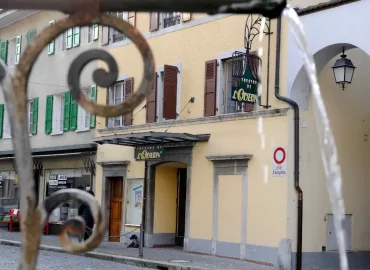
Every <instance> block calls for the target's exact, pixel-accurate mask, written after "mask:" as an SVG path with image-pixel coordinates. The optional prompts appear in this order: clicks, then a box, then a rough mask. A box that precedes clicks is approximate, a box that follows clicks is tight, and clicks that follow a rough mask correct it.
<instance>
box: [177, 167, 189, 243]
mask: <svg viewBox="0 0 370 270" xmlns="http://www.w3.org/2000/svg"><path fill="white" fill-rule="evenodd" d="M186 178H187V169H179V170H178V173H177V217H176V239H175V244H176V246H180V247H183V246H184V237H185V210H186Z"/></svg>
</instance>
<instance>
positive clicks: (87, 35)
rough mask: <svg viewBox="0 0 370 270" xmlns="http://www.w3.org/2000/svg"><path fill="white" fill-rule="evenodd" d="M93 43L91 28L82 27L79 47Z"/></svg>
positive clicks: (92, 29)
mask: <svg viewBox="0 0 370 270" xmlns="http://www.w3.org/2000/svg"><path fill="white" fill-rule="evenodd" d="M93 41H94V28H93V26H92V25H91V26H84V27H82V28H81V45H86V44H89V43H92V42H93Z"/></svg>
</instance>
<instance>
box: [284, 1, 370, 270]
mask: <svg viewBox="0 0 370 270" xmlns="http://www.w3.org/2000/svg"><path fill="white" fill-rule="evenodd" d="M361 3H362V4H361ZM361 5H362V6H361ZM365 6H369V2H367V1H365V2H362V1H360V2H358V3H357V4H355V3H354V4H348V5H344V6H341V7H337V8H335V9H331V10H327V11H322V12H318V13H315V14H313V15H312V16H311V15H309V16H303V17H302V19H303V21H304V24H305V28H306V32H307V36H308V41H309V48H310V51H311V52H313V53H314V59H315V63H316V67H317V73H318V79H319V84H320V87H321V93H322V97H323V100H324V103H325V107H326V110H327V113H328V117H329V119H330V125H331V128H332V131H333V134H334V137H335V141H336V145H337V150H338V159H339V164H340V166H341V172H342V180H343V198H344V204H345V210H346V219H345V221H344V222H343V227H344V230H345V236H346V249H347V250H348V251H351V252H349V253H348V258H349V263H350V267H351V269H354V268H366V267H368V266H369V265H370V260H369V259H368V258H369V252H368V250H370V234H369V233H368V231H369V230H368V224H369V221H370V210H369V205H370V197H369V196H368V192H369V190H370V169H369V168H370V144H369V142H370V140H369V142H368V139H367V135H368V134H370V106H369V105H368V104H369V103H370V89H369V85H370V76H369V74H370V72H369V70H370V57H369V53H370V43H369V42H367V44H366V43H365V42H364V41H365V37H364V36H363V35H362V34H360V33H359V32H358V33H356V32H357V31H358V30H360V29H361V27H359V24H360V22H357V21H353V20H352V21H346V22H344V20H343V19H342V18H343V15H344V14H346V15H345V16H351V15H350V14H352V13H353V15H354V14H356V15H354V16H356V18H362V19H363V20H365V21H369V18H368V15H366V14H365V13H364V12H363V11H362V9H363V8H366V7H365ZM369 7H370V6H369ZM320 20H321V21H320ZM323 21H331V22H333V23H335V25H336V28H335V29H333V27H332V24H326V23H322V22H323ZM319 22H321V26H320V27H317V24H318V23H319ZM369 22H370V21H369ZM363 23H364V22H363V21H362V22H361V24H362V25H363ZM315 25H316V26H315ZM342 26H343V27H342ZM337 30H338V31H337ZM342 47H345V49H346V55H347V57H348V58H349V59H351V60H352V62H353V63H354V65H355V66H357V69H356V71H355V75H354V77H353V81H352V84H351V85H349V86H348V87H347V89H345V91H343V90H342V89H341V88H340V87H339V86H338V85H336V83H335V79H334V74H333V70H332V68H331V67H332V66H333V65H334V63H335V61H336V60H337V59H338V58H339V57H340V54H341V51H342ZM302 64H303V63H302V61H301V57H300V56H299V51H298V50H297V48H296V47H295V45H294V41H293V36H290V37H289V54H288V74H287V75H288V77H287V84H288V96H289V97H290V98H291V99H293V100H295V101H296V102H297V103H298V105H299V108H300V183H301V187H302V189H303V192H304V197H305V201H304V215H303V267H307V266H315V267H318V268H319V269H328V268H330V269H340V266H339V260H338V254H337V252H335V251H337V250H338V246H337V241H336V237H335V231H334V228H333V219H332V210H331V205H330V202H329V197H328V193H327V187H326V179H325V173H324V169H323V165H322V161H321V154H320V147H319V143H318V136H317V128H316V120H315V116H314V108H313V99H312V95H311V86H310V85H309V83H308V79H307V75H306V74H305V71H304V69H303V67H302ZM291 136H292V138H293V134H291ZM295 196H296V195H295V193H294V191H292V192H290V200H289V201H291V202H294V198H295ZM294 206H295V205H294V203H292V204H291V207H290V211H289V222H288V233H289V234H290V237H291V239H296V232H297V231H296V222H297V216H296V211H295V209H294ZM293 251H295V250H294V247H293ZM294 255H295V254H293V256H292V259H293V261H294V260H295V256H294ZM293 265H295V262H293Z"/></svg>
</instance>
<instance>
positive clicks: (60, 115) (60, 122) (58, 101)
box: [52, 93, 64, 134]
mask: <svg viewBox="0 0 370 270" xmlns="http://www.w3.org/2000/svg"><path fill="white" fill-rule="evenodd" d="M63 128H64V93H63V94H57V95H54V98H53V127H52V134H61V133H63V130H64V129H63Z"/></svg>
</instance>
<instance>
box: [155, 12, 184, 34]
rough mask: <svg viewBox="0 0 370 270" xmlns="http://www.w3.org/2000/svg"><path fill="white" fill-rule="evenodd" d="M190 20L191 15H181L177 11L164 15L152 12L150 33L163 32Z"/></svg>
mask: <svg viewBox="0 0 370 270" xmlns="http://www.w3.org/2000/svg"><path fill="white" fill-rule="evenodd" d="M190 20H191V13H185V12H183V13H181V12H177V11H174V12H164V13H158V12H151V13H150V18H149V31H150V32H154V31H157V30H162V29H165V28H169V27H172V26H175V25H179V24H181V23H182V22H188V21H190Z"/></svg>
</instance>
